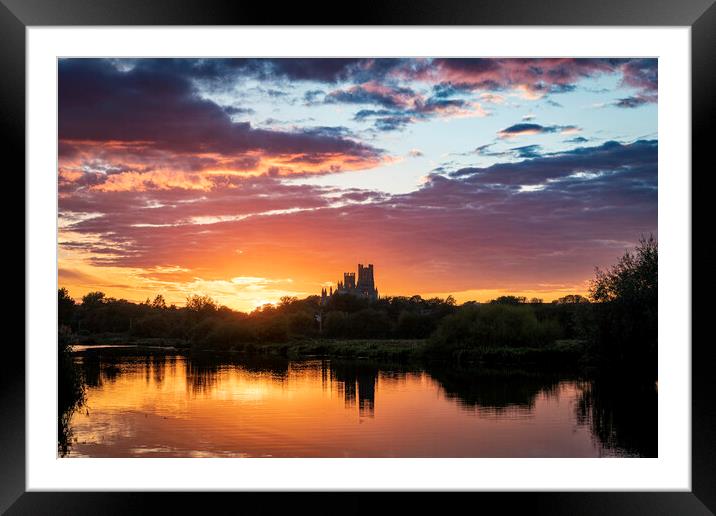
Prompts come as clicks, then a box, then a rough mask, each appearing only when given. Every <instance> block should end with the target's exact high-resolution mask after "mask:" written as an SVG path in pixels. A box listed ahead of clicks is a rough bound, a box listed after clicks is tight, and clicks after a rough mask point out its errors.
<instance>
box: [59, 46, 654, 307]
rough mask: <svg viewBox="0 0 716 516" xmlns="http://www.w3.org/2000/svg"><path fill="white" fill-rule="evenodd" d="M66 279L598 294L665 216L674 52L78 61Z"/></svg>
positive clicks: (62, 78) (74, 289)
mask: <svg viewBox="0 0 716 516" xmlns="http://www.w3.org/2000/svg"><path fill="white" fill-rule="evenodd" d="M58 73H59V124H58V125H59V147H58V152H59V170H58V181H59V186H58V188H59V204H58V208H59V220H58V224H59V285H60V286H64V287H67V288H68V289H69V291H70V294H71V295H72V296H73V297H76V298H79V297H81V296H82V295H84V294H86V293H87V292H89V291H94V290H102V291H104V292H105V293H106V294H107V295H109V296H112V297H117V298H126V299H130V300H134V301H143V300H144V299H146V298H147V297H152V298H153V297H154V296H155V295H156V294H163V295H164V297H165V298H166V299H167V301H168V302H173V303H176V304H178V305H182V304H183V303H184V300H185V298H186V296H187V295H190V294H208V295H210V296H212V297H213V298H214V299H216V300H217V301H218V302H220V303H221V304H225V305H227V306H229V307H231V308H234V309H238V310H243V311H250V310H252V309H253V308H255V307H257V306H260V305H262V304H264V303H269V302H275V301H277V300H278V299H279V298H280V297H281V296H285V295H290V296H298V297H305V296H307V295H312V294H319V293H320V290H321V288H322V287H323V286H328V285H335V283H336V281H338V280H339V279H341V276H342V273H343V272H344V271H355V270H356V269H357V264H358V263H373V264H374V265H375V280H376V286H377V288H378V289H379V291H380V294H381V295H413V294H420V295H423V296H424V297H427V296H433V295H439V296H441V297H444V296H447V295H448V294H452V295H453V296H454V297H455V298H456V299H457V300H458V301H460V302H463V301H466V300H469V299H475V300H479V301H484V300H488V299H491V298H493V297H495V296H497V295H501V294H506V293H512V294H517V295H525V296H528V297H533V296H534V297H540V298H544V299H545V300H546V301H549V300H551V299H554V298H556V297H560V296H563V295H565V294H570V293H585V291H586V289H587V281H588V280H589V279H591V278H592V277H593V275H594V267H595V266H600V267H604V266H608V265H610V264H612V263H614V262H615V261H616V259H617V258H618V257H619V256H620V255H621V254H622V253H623V252H624V250H625V249H626V248H629V247H632V246H633V245H634V244H635V243H636V241H637V240H638V238H639V236H640V235H641V234H648V233H653V234H654V235H655V236H656V234H657V154H658V142H657V60H656V59H437V58H431V59H106V60H103V59H65V60H60V61H59V63H58Z"/></svg>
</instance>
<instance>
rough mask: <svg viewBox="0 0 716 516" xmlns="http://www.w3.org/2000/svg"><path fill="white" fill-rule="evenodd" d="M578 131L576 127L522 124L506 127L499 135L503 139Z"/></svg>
mask: <svg viewBox="0 0 716 516" xmlns="http://www.w3.org/2000/svg"><path fill="white" fill-rule="evenodd" d="M577 130H579V128H578V127H577V126H574V125H540V124H534V123H527V122H522V123H519V124H514V125H511V126H509V127H506V128H505V129H502V130H500V131H499V132H498V133H497V134H498V135H499V136H500V137H501V138H507V137H510V136H517V135H521V134H548V133H562V132H568V131H577Z"/></svg>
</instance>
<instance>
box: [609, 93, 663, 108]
mask: <svg viewBox="0 0 716 516" xmlns="http://www.w3.org/2000/svg"><path fill="white" fill-rule="evenodd" d="M655 101H656V100H655V98H654V97H653V96H652V95H633V96H631V97H624V98H621V99H618V100H615V101H614V102H613V103H612V104H610V105H612V106H616V107H618V108H638V107H641V106H643V105H644V104H650V103H653V102H655Z"/></svg>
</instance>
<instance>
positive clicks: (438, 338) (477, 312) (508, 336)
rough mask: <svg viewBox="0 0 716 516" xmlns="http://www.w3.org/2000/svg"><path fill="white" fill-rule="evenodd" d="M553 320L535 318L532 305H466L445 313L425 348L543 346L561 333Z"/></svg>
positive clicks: (449, 350) (448, 349) (436, 349)
mask: <svg viewBox="0 0 716 516" xmlns="http://www.w3.org/2000/svg"><path fill="white" fill-rule="evenodd" d="M560 333H561V332H560V327H559V325H558V324H557V323H556V321H553V320H545V321H541V322H540V321H538V320H537V317H536V316H535V313H534V310H533V309H532V307H531V306H525V305H522V306H518V305H509V304H489V305H479V306H478V305H466V306H463V307H461V308H460V309H459V310H458V311H457V313H455V314H453V315H449V316H447V317H445V318H444V319H443V320H442V321H441V322H440V324H439V325H438V327H437V330H436V331H435V333H433V335H432V336H431V337H430V341H429V343H428V352H435V353H452V352H454V351H456V350H460V349H475V348H496V347H532V348H534V347H543V346H545V345H548V344H550V343H552V342H554V341H555V340H556V339H558V338H559V337H560Z"/></svg>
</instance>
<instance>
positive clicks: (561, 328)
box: [58, 237, 657, 376]
mask: <svg viewBox="0 0 716 516" xmlns="http://www.w3.org/2000/svg"><path fill="white" fill-rule="evenodd" d="M320 301H321V299H320V297H319V296H309V297H307V298H305V299H297V298H290V297H285V298H282V299H281V301H280V303H278V304H276V305H265V306H263V307H260V308H258V309H256V310H254V311H253V312H251V313H242V312H236V311H233V310H231V309H229V308H227V307H225V306H219V305H218V304H217V303H216V302H215V301H214V300H212V299H211V298H210V297H208V296H197V295H194V296H191V297H189V298H188V299H187V302H186V305H185V306H183V307H177V306H175V305H168V304H167V303H166V301H165V300H164V298H163V297H162V296H161V295H157V296H156V297H155V298H154V299H153V300H150V299H147V300H146V301H145V302H144V303H132V302H130V301H127V300H123V299H113V298H108V297H106V296H105V294H103V293H102V292H91V293H89V294H87V295H85V296H84V297H83V298H82V300H81V302H79V303H77V302H75V301H74V300H73V299H72V298H71V297H70V296H69V294H68V292H67V290H65V289H60V290H59V301H58V302H59V323H60V326H61V328H64V329H65V330H66V331H68V332H70V333H71V334H72V335H73V339H74V342H78V343H85V344H93V343H94V344H111V343H112V342H115V343H123V344H126V343H138V344H145V345H159V346H174V347H178V348H186V349H188V350H192V351H201V350H215V351H234V352H244V353H266V354H280V355H283V356H290V357H297V356H304V355H327V356H342V357H367V358H374V359H381V358H385V359H413V358H421V359H422V358H425V359H435V360H456V361H477V362H480V361H484V362H495V363H498V362H548V361H572V362H575V361H582V362H585V361H586V362H594V363H598V362H600V361H610V362H620V363H621V362H629V363H639V364H641V365H642V366H643V367H644V368H645V369H646V370H648V371H649V372H650V373H651V374H653V375H654V376H655V375H656V338H657V244H656V241H655V240H654V239H653V238H652V237H649V238H642V239H641V240H640V242H639V245H638V246H637V248H636V249H635V250H634V251H633V252H627V253H625V254H624V255H623V256H622V257H621V258H620V259H619V261H618V262H617V263H616V265H614V266H613V267H611V268H609V269H607V270H604V271H602V270H599V269H597V270H596V273H595V278H594V280H593V281H592V284H591V288H590V299H587V298H584V297H582V296H579V295H570V296H565V297H564V298H562V299H560V300H557V301H556V302H553V303H543V302H542V301H541V300H539V299H532V300H527V299H525V298H521V297H516V296H503V297H500V298H497V299H494V300H493V301H491V302H489V303H475V302H467V303H464V304H462V305H457V303H456V302H455V300H454V299H452V298H451V297H448V298H446V299H440V298H431V299H423V298H421V297H420V296H412V297H401V296H394V297H384V298H381V299H379V300H377V301H369V300H367V299H360V298H356V297H353V296H350V295H334V296H332V297H330V298H328V301H327V303H325V304H324V305H321V302H320Z"/></svg>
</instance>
